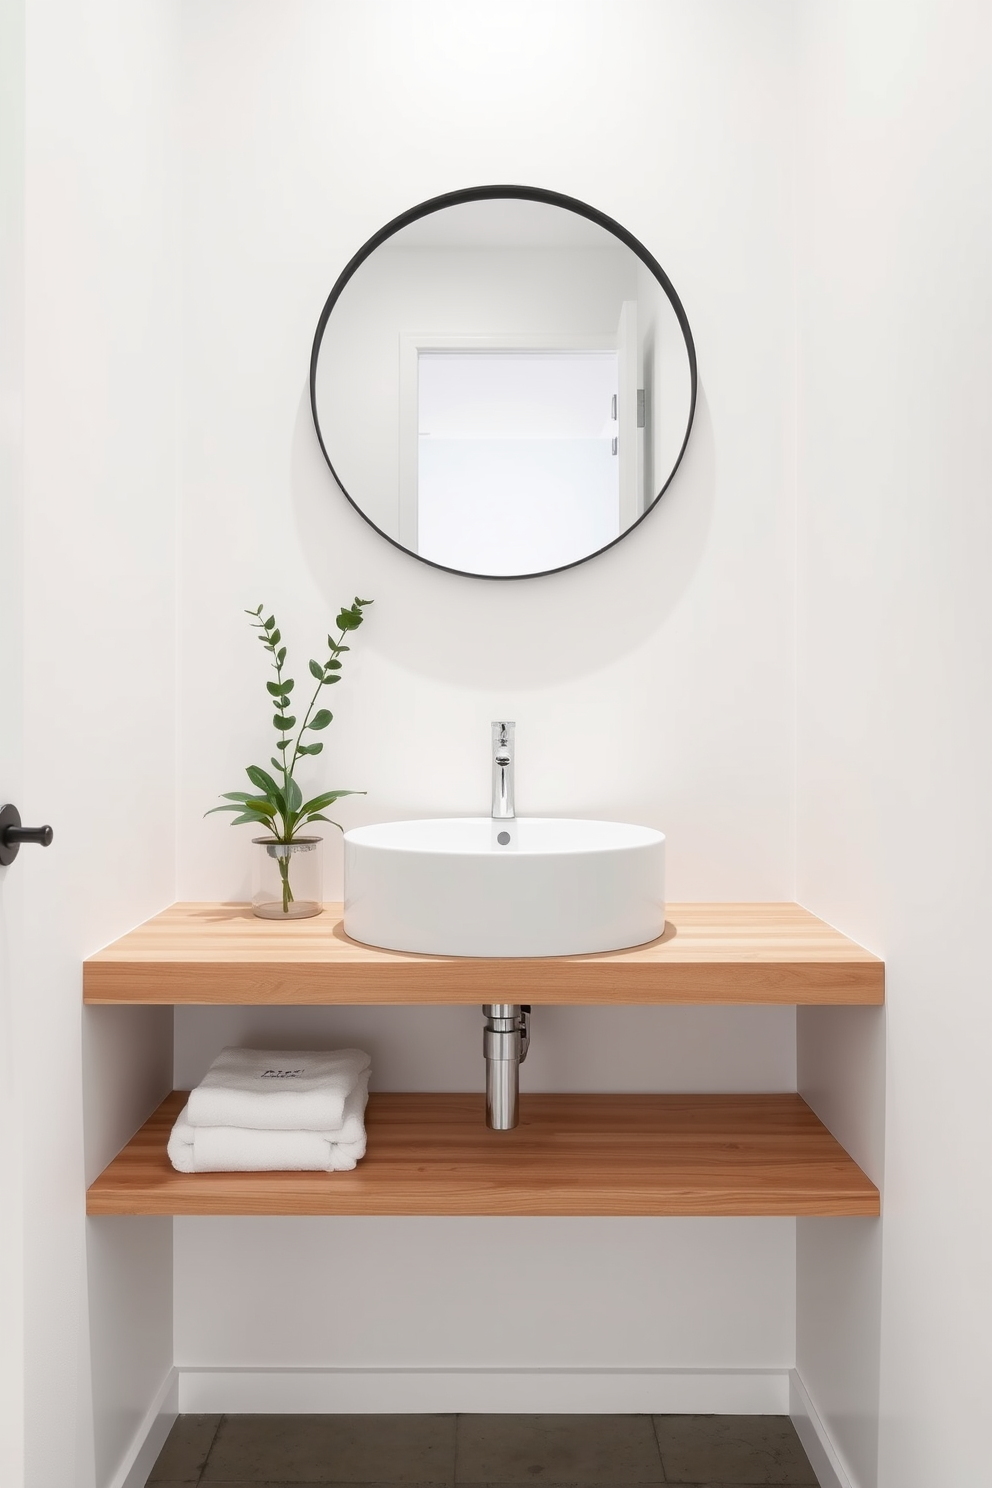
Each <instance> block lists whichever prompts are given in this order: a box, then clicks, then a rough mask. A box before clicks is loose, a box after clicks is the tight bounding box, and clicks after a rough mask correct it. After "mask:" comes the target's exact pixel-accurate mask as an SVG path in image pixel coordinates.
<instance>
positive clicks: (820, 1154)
mask: <svg viewBox="0 0 992 1488" xmlns="http://www.w3.org/2000/svg"><path fill="white" fill-rule="evenodd" d="M185 1099H186V1095H185V1093H184V1092H183V1091H175V1092H173V1094H172V1095H170V1096H168V1098H167V1099H166V1100H165V1101H163V1103H162V1105H161V1106H160V1107H159V1109H158V1110H157V1111H156V1112H155V1113H154V1115H153V1116H152V1117H151V1118H150V1119H149V1120H148V1121H147V1122H146V1123H145V1125H144V1126H143V1127H142V1128H141V1130H140V1131H139V1132H137V1133H136V1135H135V1136H134V1137H133V1138H132V1140H131V1141H130V1142H129V1143H128V1144H127V1146H126V1147H125V1148H124V1150H123V1151H122V1152H121V1153H119V1154H118V1156H117V1157H116V1158H115V1159H114V1161H113V1162H112V1163H111V1164H110V1165H109V1167H107V1168H106V1169H105V1170H104V1172H103V1173H102V1174H101V1175H100V1177H99V1178H98V1179H97V1180H96V1182H95V1183H94V1184H93V1186H92V1187H91V1188H90V1190H89V1193H88V1195H87V1212H88V1213H89V1214H242V1215H249V1214H270V1215H272V1214H324V1215H329V1214H490V1215H496V1214H505V1215H551V1214H563V1215H605V1214H616V1215H677V1214H686V1215H688V1214H695V1215H747V1214H753V1215H792V1214H796V1215H799V1214H803V1215H869V1216H871V1215H877V1214H878V1212H879V1196H878V1189H877V1188H876V1187H875V1186H874V1184H873V1183H871V1182H870V1181H869V1179H868V1178H867V1177H866V1176H865V1174H864V1173H863V1172H862V1171H861V1169H860V1168H859V1167H858V1166H857V1164H856V1163H855V1162H854V1161H853V1160H852V1159H851V1158H850V1157H849V1156H848V1155H847V1153H846V1152H845V1151H844V1149H843V1148H842V1147H841V1146H840V1144H839V1143H838V1142H837V1141H835V1139H834V1138H833V1137H832V1136H831V1135H830V1133H829V1132H828V1131H827V1129H826V1127H825V1126H824V1125H823V1124H822V1122H820V1121H819V1120H818V1118H817V1117H816V1116H814V1114H813V1112H812V1111H811V1110H810V1108H809V1106H807V1105H806V1103H805V1101H803V1100H802V1099H801V1098H800V1097H799V1096H798V1095H788V1094H786V1095H524V1096H522V1097H521V1101H520V1118H521V1119H520V1125H519V1126H518V1127H517V1128H516V1129H515V1130H514V1131H511V1132H491V1131H488V1130H487V1128H486V1125H485V1106H484V1099H483V1097H482V1095H476V1094H469V1095H461V1094H458V1095H450V1094H385V1093H384V1094H378V1095H372V1096H371V1097H370V1098H369V1105H368V1112H367V1117H366V1120H367V1126H368V1136H369V1147H368V1155H367V1157H366V1158H365V1160H364V1161H363V1162H361V1163H359V1165H358V1167H357V1169H356V1170H355V1171H354V1172H351V1173H290V1172H280V1173H196V1174H187V1173H177V1172H176V1171H175V1169H174V1168H173V1167H172V1166H171V1164H170V1162H169V1159H168V1156H167V1154H166V1141H167V1139H168V1134H169V1131H170V1129H171V1127H172V1124H173V1122H174V1121H175V1119H176V1116H177V1115H178V1113H179V1111H180V1110H181V1108H182V1105H183V1103H184V1101H185Z"/></svg>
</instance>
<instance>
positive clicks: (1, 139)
mask: <svg viewBox="0 0 992 1488" xmlns="http://www.w3.org/2000/svg"><path fill="white" fill-rule="evenodd" d="M0 181H2V182H3V189H2V190H0V562H2V568H3V582H2V584H0V632H2V634H3V636H4V645H3V646H0V699H2V702H0V806H2V805H5V804H6V802H8V801H15V802H16V801H19V800H21V799H23V796H22V792H23V788H24V737H23V728H22V718H23V711H24V676H23V663H24V655H23V653H24V614H23V599H22V595H23V561H24V560H23V533H22V518H23V485H24V422H23V409H24V4H23V0H2V3H0ZM23 888H24V881H23V878H22V877H21V876H19V875H17V874H14V875H11V874H9V873H8V872H7V870H6V869H3V868H0V1133H2V1137H0V1193H2V1194H3V1196H4V1201H3V1204H2V1205H0V1482H3V1483H11V1484H14V1485H16V1484H18V1483H19V1482H20V1481H21V1479H22V1477H23V1471H24V1378H23V1367H22V1366H23V1356H24V1302H23V1292H22V1287H21V1277H22V1272H23V1265H24V1229H23V1192H22V1187H23V1166H22V1152H21V1110H20V1102H19V1100H18V1096H17V1086H16V1081H15V1076H16V1071H17V1063H18V1051H17V1050H16V1049H15V1045H14V1028H15V1023H16V1019H17V1016H18V999H17V993H18V990H19V989H20V987H21V985H22V982H23V956H24V936H23V922H24V902H23Z"/></svg>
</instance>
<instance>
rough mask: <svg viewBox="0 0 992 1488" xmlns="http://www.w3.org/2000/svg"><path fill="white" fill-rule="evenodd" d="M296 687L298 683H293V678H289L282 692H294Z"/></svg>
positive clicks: (283, 685) (284, 683)
mask: <svg viewBox="0 0 992 1488" xmlns="http://www.w3.org/2000/svg"><path fill="white" fill-rule="evenodd" d="M295 686H296V683H295V682H294V681H293V679H292V677H287V678H286V680H285V682H283V684H282V690H283V692H292V690H293V688H294V687H295Z"/></svg>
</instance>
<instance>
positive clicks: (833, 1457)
mask: <svg viewBox="0 0 992 1488" xmlns="http://www.w3.org/2000/svg"><path fill="white" fill-rule="evenodd" d="M789 1415H790V1416H791V1417H792V1424H793V1426H795V1428H796V1435H797V1436H798V1437H799V1440H800V1441H801V1442H802V1444H803V1450H804V1451H805V1453H806V1456H807V1457H808V1458H809V1460H810V1465H811V1467H812V1469H813V1471H814V1472H815V1473H816V1481H817V1482H818V1483H819V1485H820V1488H858V1485H857V1484H856V1483H855V1481H854V1479H853V1478H852V1477H851V1476H850V1474H849V1473H848V1472H847V1470H846V1469H845V1467H844V1464H843V1463H842V1462H841V1460H840V1458H839V1457H838V1455H837V1452H836V1450H835V1448H834V1444H833V1442H832V1441H831V1440H830V1437H829V1436H828V1435H827V1429H826V1427H825V1426H824V1424H823V1422H822V1420H821V1419H820V1414H819V1412H818V1411H817V1409H816V1406H815V1405H814V1404H813V1402H812V1400H811V1399H810V1396H809V1392H808V1390H807V1389H806V1386H805V1385H804V1384H803V1381H802V1377H801V1375H800V1374H799V1371H798V1370H796V1369H792V1370H790V1371H789Z"/></svg>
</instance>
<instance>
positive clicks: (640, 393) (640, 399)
mask: <svg viewBox="0 0 992 1488" xmlns="http://www.w3.org/2000/svg"><path fill="white" fill-rule="evenodd" d="M644 424H645V417H644V389H643V388H638V389H637V427H638V428H639V429H643V428H644Z"/></svg>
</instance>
